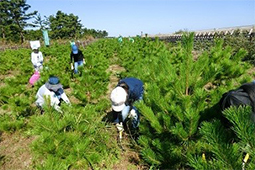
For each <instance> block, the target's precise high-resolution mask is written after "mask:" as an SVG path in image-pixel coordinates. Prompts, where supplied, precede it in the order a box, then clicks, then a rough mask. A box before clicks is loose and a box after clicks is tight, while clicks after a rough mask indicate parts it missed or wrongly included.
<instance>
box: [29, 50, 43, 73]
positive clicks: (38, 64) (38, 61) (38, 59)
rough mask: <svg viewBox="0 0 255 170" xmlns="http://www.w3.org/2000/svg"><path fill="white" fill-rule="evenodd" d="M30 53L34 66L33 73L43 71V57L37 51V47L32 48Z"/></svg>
mask: <svg viewBox="0 0 255 170" xmlns="http://www.w3.org/2000/svg"><path fill="white" fill-rule="evenodd" d="M32 50H33V52H32V53H31V62H32V64H33V66H34V69H35V71H38V72H40V71H41V70H42V69H43V55H42V52H41V51H39V47H36V46H34V47H33V48H32Z"/></svg>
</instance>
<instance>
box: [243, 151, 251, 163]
mask: <svg viewBox="0 0 255 170" xmlns="http://www.w3.org/2000/svg"><path fill="white" fill-rule="evenodd" d="M249 157H250V155H249V154H248V153H246V155H245V157H244V159H243V162H244V163H246V162H247V161H248V159H249Z"/></svg>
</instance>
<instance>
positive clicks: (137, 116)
mask: <svg viewBox="0 0 255 170" xmlns="http://www.w3.org/2000/svg"><path fill="white" fill-rule="evenodd" d="M132 109H134V111H135V115H134V116H133V118H132V126H133V128H134V129H136V128H138V126H139V124H140V113H139V112H138V110H137V108H136V107H134V106H133V108H132Z"/></svg>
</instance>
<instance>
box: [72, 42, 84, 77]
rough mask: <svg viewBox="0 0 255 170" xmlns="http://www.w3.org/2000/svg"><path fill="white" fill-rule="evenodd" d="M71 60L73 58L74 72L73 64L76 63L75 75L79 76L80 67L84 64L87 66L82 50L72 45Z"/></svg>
mask: <svg viewBox="0 0 255 170" xmlns="http://www.w3.org/2000/svg"><path fill="white" fill-rule="evenodd" d="M70 58H71V69H72V70H73V62H74V73H75V74H77V73H78V67H79V66H83V64H85V60H84V56H83V53H82V51H81V50H79V49H78V46H77V45H72V51H71V54H70Z"/></svg>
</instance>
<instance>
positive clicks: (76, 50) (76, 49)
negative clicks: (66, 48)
mask: <svg viewBox="0 0 255 170" xmlns="http://www.w3.org/2000/svg"><path fill="white" fill-rule="evenodd" d="M72 51H73V53H74V54H77V53H78V47H77V46H76V45H73V46H72Z"/></svg>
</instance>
